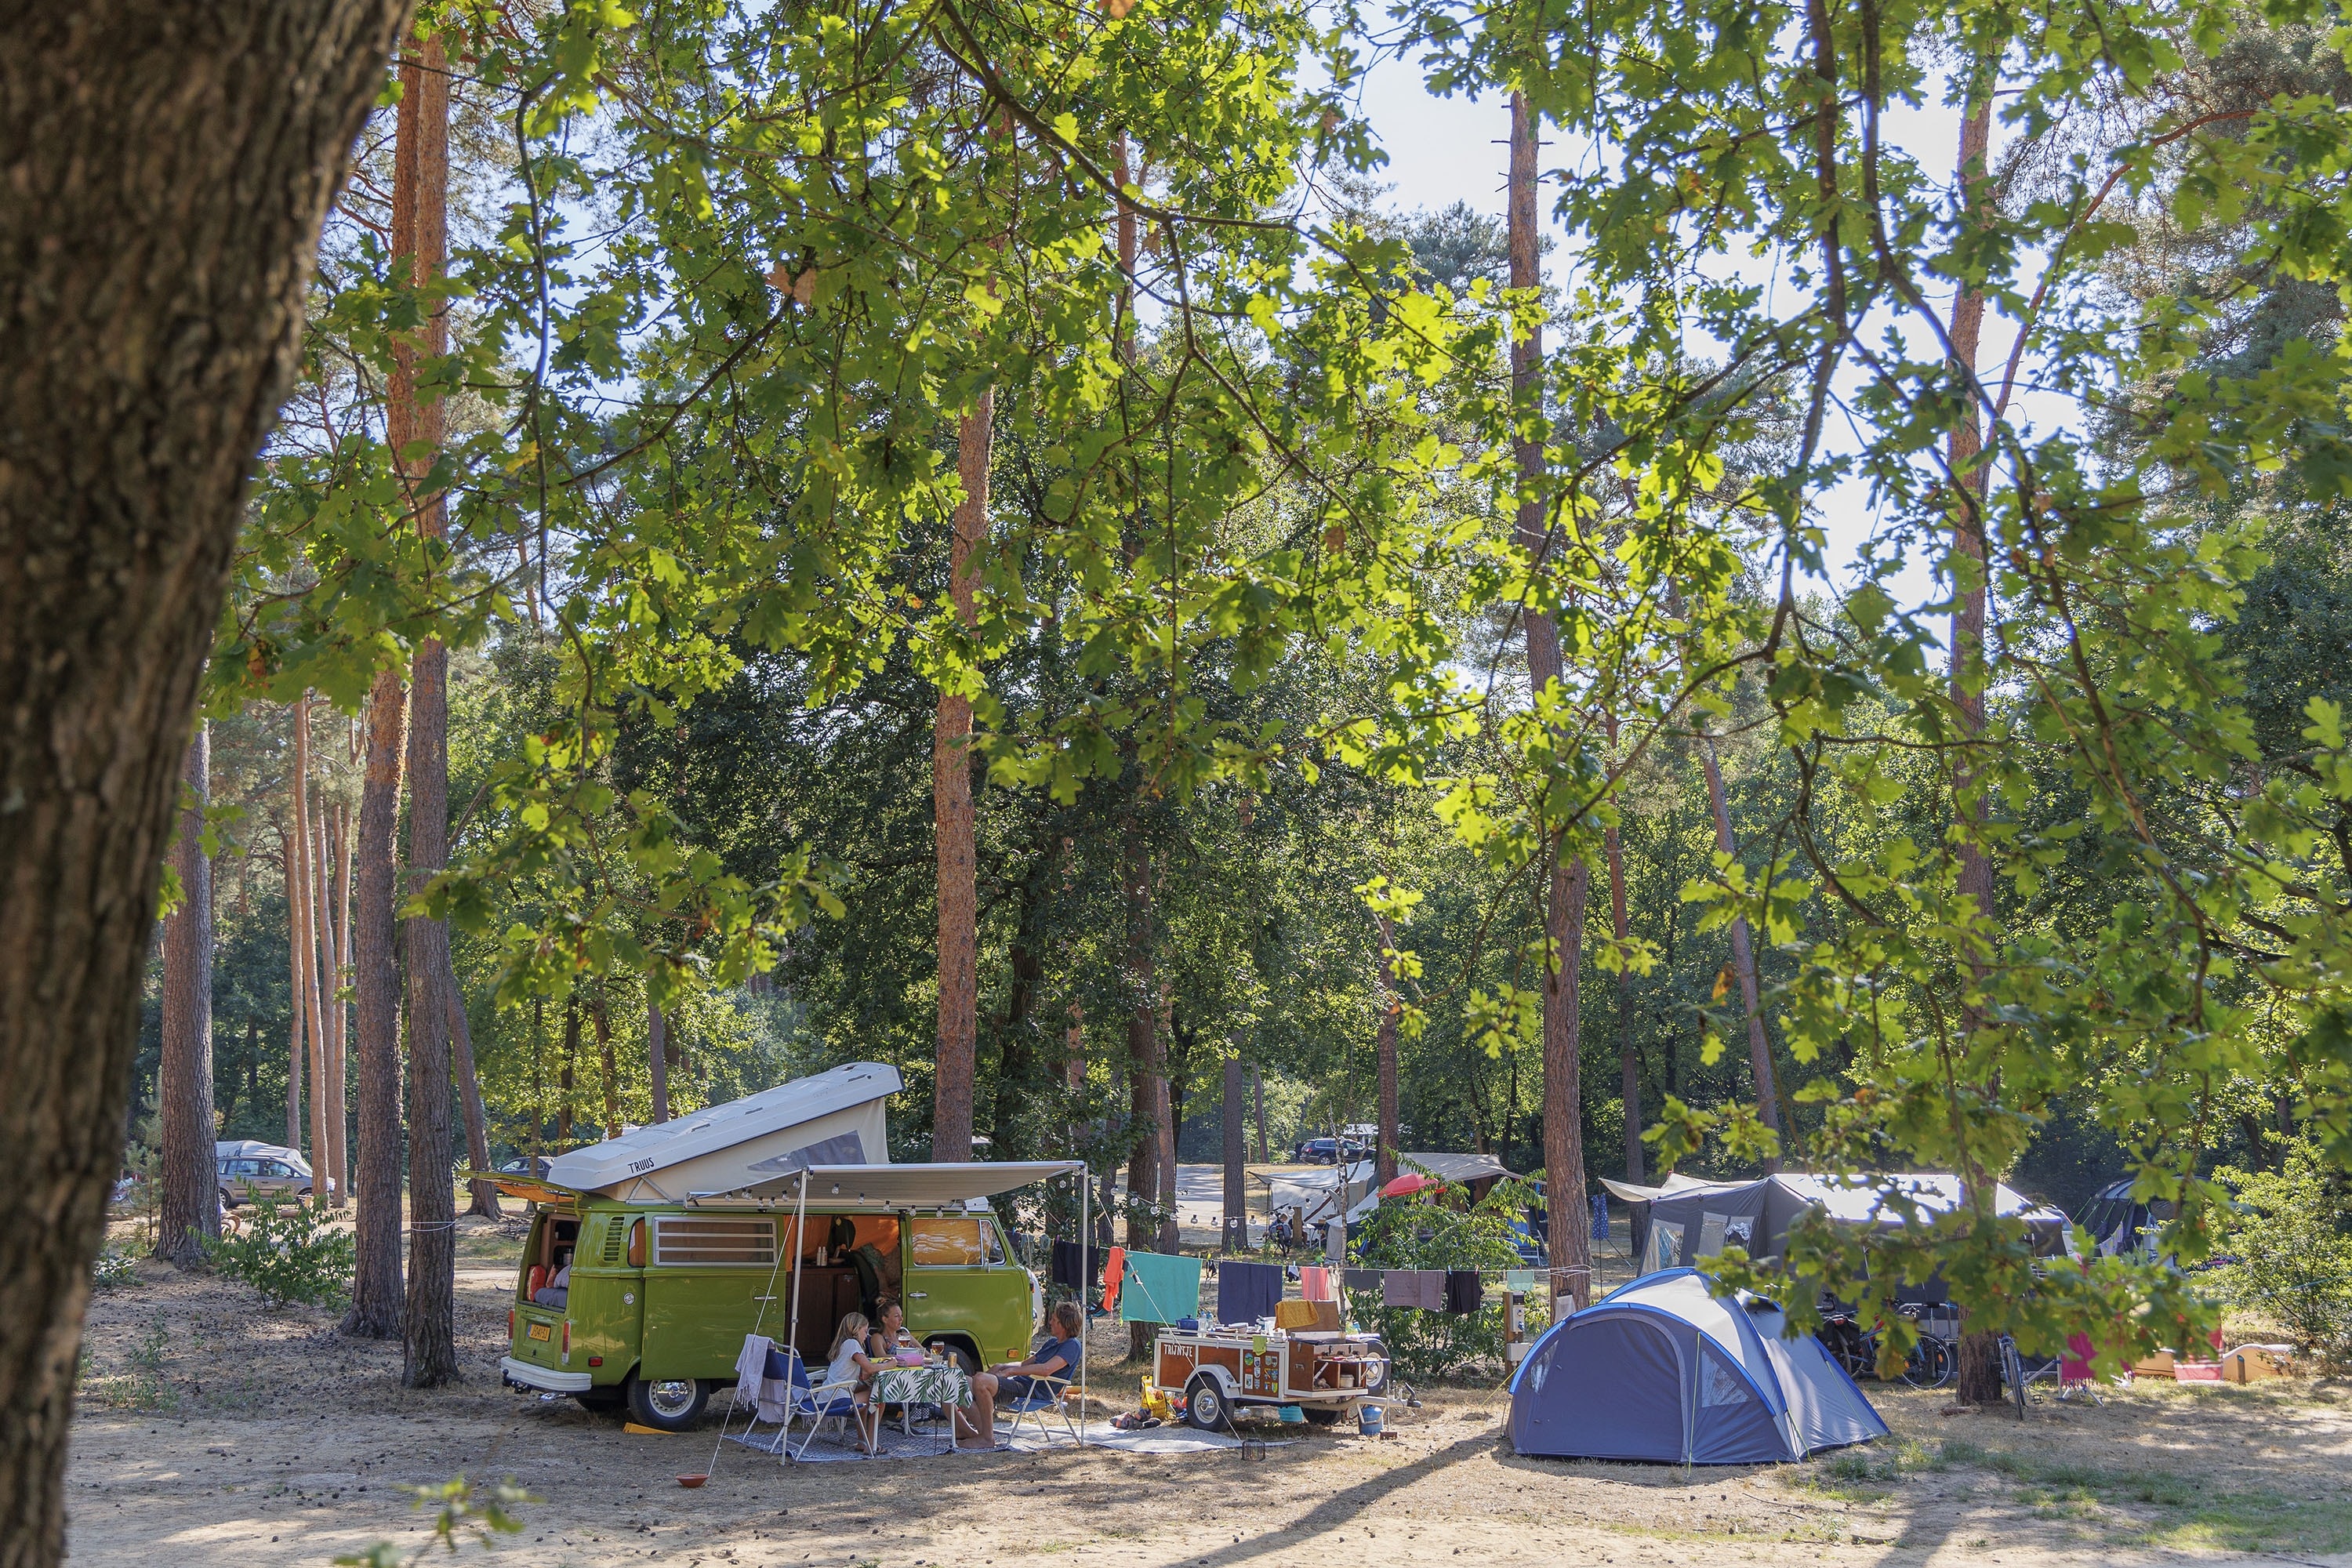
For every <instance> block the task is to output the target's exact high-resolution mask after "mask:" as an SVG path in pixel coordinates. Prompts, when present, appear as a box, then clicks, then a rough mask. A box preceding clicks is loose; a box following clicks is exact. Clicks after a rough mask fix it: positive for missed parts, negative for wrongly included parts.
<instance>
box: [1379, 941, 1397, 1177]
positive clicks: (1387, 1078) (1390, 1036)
mask: <svg viewBox="0 0 2352 1568" xmlns="http://www.w3.org/2000/svg"><path fill="white" fill-rule="evenodd" d="M1377 929H1378V931H1379V932H1380V939H1381V952H1380V957H1379V962H1378V968H1379V972H1380V979H1381V1020H1380V1023H1379V1024H1378V1025H1377V1026H1374V1028H1373V1031H1372V1055H1373V1058H1375V1067H1376V1070H1377V1073H1378V1076H1379V1079H1380V1110H1379V1119H1380V1124H1381V1133H1380V1139H1381V1142H1380V1147H1379V1148H1378V1149H1377V1150H1375V1151H1373V1154H1372V1181H1373V1184H1375V1185H1376V1186H1381V1187H1385V1186H1387V1185H1388V1184H1390V1183H1391V1182H1393V1181H1395V1180H1396V1175H1397V1161H1396V1157H1397V1145H1398V1142H1399V1141H1400V1139H1401V1138H1402V1132H1401V1131H1399V1127H1398V1118H1399V1116H1400V1114H1401V1113H1400V1111H1399V1110H1398V1108H1397V1015H1398V1013H1399V1011H1400V1010H1401V1008H1402V1005H1403V1004H1402V998H1401V997H1399V996H1398V994H1397V983H1396V932H1395V931H1392V930H1391V928H1390V926H1389V922H1388V921H1385V920H1383V921H1380V922H1379V924H1378V927H1377Z"/></svg>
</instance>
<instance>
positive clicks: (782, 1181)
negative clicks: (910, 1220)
mask: <svg viewBox="0 0 2352 1568" xmlns="http://www.w3.org/2000/svg"><path fill="white" fill-rule="evenodd" d="M1086 1168H1087V1164H1086V1162H1085V1161H1083V1160H1006V1161H1002V1162H998V1161H981V1160H975V1161H970V1162H962V1163H957V1162H942V1163H938V1164H929V1165H811V1166H809V1167H808V1168H807V1169H806V1170H805V1171H792V1172H788V1173H785V1174H783V1175H781V1176H774V1177H771V1178H769V1179H768V1180H766V1181H762V1182H755V1183H753V1184H751V1185H749V1186H743V1187H735V1188H731V1189H730V1190H729V1191H726V1192H721V1193H695V1194H691V1195H690V1197H689V1199H688V1201H689V1202H692V1203H698V1204H702V1203H712V1204H716V1203H740V1202H747V1201H748V1202H758V1203H782V1204H797V1203H798V1202H799V1201H800V1196H801V1193H800V1186H801V1183H802V1181H803V1179H805V1180H806V1181H807V1183H808V1202H809V1206H810V1207H811V1208H827V1209H830V1208H839V1207H857V1208H931V1207H944V1206H947V1205H954V1204H961V1203H963V1202H965V1201H966V1200H967V1199H971V1198H990V1197H994V1196H995V1195H996V1194H999V1193H1009V1192H1012V1191H1013V1189H1014V1188H1016V1187H1025V1186H1029V1185H1031V1184H1034V1183H1037V1182H1043V1181H1046V1180H1049V1179H1051V1178H1052V1177H1055V1176H1063V1175H1071V1174H1075V1173H1079V1172H1083V1171H1084V1170H1085V1169H1086Z"/></svg>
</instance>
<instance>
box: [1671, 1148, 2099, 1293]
mask: <svg viewBox="0 0 2352 1568" xmlns="http://www.w3.org/2000/svg"><path fill="white" fill-rule="evenodd" d="M1993 1201H1994V1205H1995V1207H1996V1209H1997V1211H1998V1212H1999V1213H2000V1214H2002V1215H2016V1216H2019V1217H2021V1218H2023V1219H2024V1220H2025V1221H2026V1223H2027V1224H2029V1225H2032V1226H2035V1227H2036V1228H2037V1229H2039V1230H2041V1231H2042V1232H2043V1233H2044V1234H2045V1236H2046V1239H2047V1243H2048V1248H2047V1249H2048V1250H2050V1251H2053V1252H2056V1251H2061V1250H2063V1247H2064V1245H2065V1236H2066V1216H2065V1215H2063V1214H2060V1213H2059V1212H2058V1211H2057V1210H2055V1209H2051V1208H2044V1207H2042V1206H2041V1205H2037V1204H2034V1203H2032V1202H2030V1201H2028V1200H2027V1199H2026V1198H2024V1197H2022V1196H2021V1195H2020V1194H2017V1193H2014V1192H2012V1191H2011V1190H2010V1189H2009V1188H2007V1187H2000V1188H1998V1189H1997V1191H1996V1192H1995V1194H1994V1199H1993ZM1960 1203H1961V1193H1960V1182H1959V1178H1958V1177H1957V1176H1945V1175H1910V1174H1901V1173H1882V1174H1874V1175H1871V1176H1867V1177H1856V1178H1854V1179H1853V1180H1852V1181H1839V1180H1837V1179H1835V1178H1831V1177H1823V1176H1809V1175H1801V1174H1788V1173H1783V1174H1780V1175H1771V1176H1766V1177H1764V1178H1763V1179H1762V1180H1760V1181H1754V1182H1709V1183H1702V1184H1694V1185H1693V1186H1691V1187H1689V1188H1687V1189H1685V1190H1684V1191H1680V1192H1661V1193H1660V1194H1659V1195H1657V1196H1655V1197H1653V1198H1649V1199H1647V1200H1645V1201H1642V1202H1640V1203H1639V1204H1638V1205H1637V1206H1636V1208H1635V1211H1634V1224H1633V1231H1634V1237H1633V1242H1634V1249H1635V1256H1636V1258H1637V1259H1638V1260H1639V1261H1640V1263H1641V1265H1642V1268H1643V1272H1645V1273H1650V1272H1654V1271H1656V1270H1658V1269H1662V1268H1677V1267H1689V1266H1693V1265H1696V1264H1698V1263H1700V1262H1701V1261H1702V1260H1703V1259H1706V1258H1713V1257H1714V1256H1715V1255H1716V1254H1717V1253H1719V1252H1721V1251H1722V1250H1723V1249H1724V1248H1726V1247H1744V1248H1745V1249H1746V1250H1747V1253H1748V1257H1750V1258H1777V1257H1779V1256H1780V1252H1781V1249H1782V1247H1784V1245H1785V1244H1786V1242H1787V1239H1788V1235H1789V1226H1790V1224H1791V1223H1792V1222H1793V1221H1794V1220H1795V1219H1796V1218H1797V1216H1798V1215H1801V1214H1803V1213H1804V1212H1805V1211H1807V1210H1808V1209H1820V1210H1822V1212H1823V1213H1825V1214H1827V1215H1829V1217H1830V1218H1831V1219H1832V1220H1835V1221H1838V1222H1839V1223H1841V1224H1845V1225H1868V1226H1886V1227H1890V1228H1892V1227H1897V1226H1903V1225H1905V1224H1907V1223H1909V1220H1910V1217H1912V1216H1916V1217H1918V1218H1921V1219H1931V1218H1933V1217H1934V1216H1936V1215H1941V1214H1948V1213H1950V1212H1951V1211H1952V1210H1954V1209H1956V1208H1958V1207H1959V1206H1960Z"/></svg>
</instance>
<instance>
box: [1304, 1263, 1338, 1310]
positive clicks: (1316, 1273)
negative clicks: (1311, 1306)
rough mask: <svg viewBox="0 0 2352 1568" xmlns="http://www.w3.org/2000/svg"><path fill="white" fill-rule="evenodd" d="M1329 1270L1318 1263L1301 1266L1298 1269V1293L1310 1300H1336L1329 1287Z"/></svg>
mask: <svg viewBox="0 0 2352 1568" xmlns="http://www.w3.org/2000/svg"><path fill="white" fill-rule="evenodd" d="M1331 1272H1332V1271H1331V1270H1330V1269H1328V1268H1323V1267H1321V1266H1320V1265H1318V1264H1313V1263H1309V1264H1307V1265H1305V1266H1303V1267H1302V1268H1300V1269H1299V1270H1298V1293H1299V1294H1300V1295H1302V1296H1304V1297H1306V1298H1307V1300H1310V1301H1336V1300H1339V1297H1338V1296H1336V1295H1335V1294H1333V1293H1332V1289H1331Z"/></svg>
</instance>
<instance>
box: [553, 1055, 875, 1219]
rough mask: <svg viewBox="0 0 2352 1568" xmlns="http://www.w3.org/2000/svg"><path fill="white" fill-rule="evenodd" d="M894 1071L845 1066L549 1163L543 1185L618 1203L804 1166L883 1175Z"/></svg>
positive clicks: (752, 1180) (677, 1195)
mask: <svg viewBox="0 0 2352 1568" xmlns="http://www.w3.org/2000/svg"><path fill="white" fill-rule="evenodd" d="M904 1087H905V1084H904V1081H903V1080H902V1079H900V1078H899V1077H898V1068H894V1067H887V1066H885V1065H883V1064H882V1063H880V1062H851V1063H850V1064H848V1065H847V1066H845V1067H837V1068H832V1069H830V1070H829V1071H825V1072H821V1073H816V1074H814V1075H813V1076H811V1077H808V1078H803V1079H793V1081H792V1082H790V1083H786V1084H779V1085H778V1086H777V1087H775V1088H774V1089H762V1090H761V1091H760V1092H759V1093H758V1094H753V1095H747V1096H745V1097H744V1098H743V1099H741V1100H729V1101H728V1102H727V1103H726V1104H724V1105H714V1106H712V1107H710V1109H709V1110H698V1111H697V1112H695V1113H694V1114H693V1115H691V1116H681V1117H679V1118H677V1120H676V1121H663V1122H658V1123H656V1124H655V1125H653V1126H651V1127H640V1128H638V1129H637V1130H636V1131H634V1132H629V1133H625V1134H624V1135H622V1136H621V1137H618V1138H608V1139H606V1140H605V1141H604V1142H602V1143H592V1144H590V1145H589V1146H588V1147H586V1148H584V1149H574V1150H573V1151H572V1152H570V1153H568V1154H559V1155H557V1156H556V1157H555V1158H554V1159H553V1160H551V1161H550V1162H549V1163H548V1167H547V1182H548V1184H549V1185H551V1186H553V1187H557V1188H561V1189H567V1190H569V1191H572V1192H575V1193H595V1194H600V1195H603V1196H605V1197H610V1198H614V1199H617V1200H619V1201H620V1202H622V1203H677V1202H680V1201H682V1200H684V1199H685V1198H687V1197H688V1196H690V1195H692V1194H698V1193H725V1192H735V1191H739V1190H740V1189H742V1188H746V1187H750V1186H753V1185H755V1184H759V1183H761V1182H768V1181H772V1180H774V1179H776V1178H778V1177H781V1176H783V1175H786V1174H788V1173H791V1172H793V1171H797V1170H802V1169H804V1168H806V1167H808V1166H812V1165H823V1166H845V1165H887V1164H888V1163H890V1135H889V1129H888V1126H887V1122H886V1121H885V1119H884V1115H883V1105H882V1102H883V1100H885V1099H887V1097H888V1096H890V1095H893V1094H896V1093H897V1092H898V1090H899V1089H902V1088H904Z"/></svg>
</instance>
